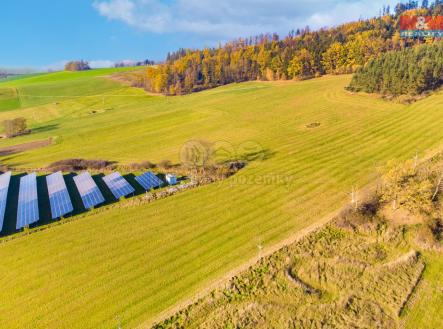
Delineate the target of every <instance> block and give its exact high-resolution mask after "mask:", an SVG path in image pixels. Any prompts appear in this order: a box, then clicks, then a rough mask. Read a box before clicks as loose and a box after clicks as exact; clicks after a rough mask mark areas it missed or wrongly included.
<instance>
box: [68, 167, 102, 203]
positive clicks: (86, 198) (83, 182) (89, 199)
mask: <svg viewBox="0 0 443 329" xmlns="http://www.w3.org/2000/svg"><path fill="white" fill-rule="evenodd" d="M74 183H75V186H76V187H77V190H78V192H79V193H80V197H81V198H82V201H83V205H84V207H85V209H90V208H92V207H95V206H96V205H98V204H100V203H103V202H105V198H104V197H103V194H102V193H101V192H100V190H99V188H98V186H97V184H95V182H94V180H93V179H92V177H91V175H90V174H89V173H88V172H87V171H86V172H84V173H81V174H80V175H77V176H75V177H74Z"/></svg>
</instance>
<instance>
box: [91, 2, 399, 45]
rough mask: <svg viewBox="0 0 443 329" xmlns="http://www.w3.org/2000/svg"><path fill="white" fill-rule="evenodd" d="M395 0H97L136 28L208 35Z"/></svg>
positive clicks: (278, 26) (283, 27) (321, 21)
mask: <svg viewBox="0 0 443 329" xmlns="http://www.w3.org/2000/svg"><path fill="white" fill-rule="evenodd" d="M396 2H397V0H373V1H367V0H298V1H296V0H171V1H167V2H164V1H163V2H162V1H161V0H96V1H95V2H94V3H93V6H94V8H95V9H96V10H97V11H98V12H99V13H100V15H102V16H104V17H107V18H108V19H110V20H115V21H121V22H124V23H126V24H127V25H129V26H131V27H134V28H136V29H139V30H141V31H147V32H153V33H177V32H184V33H190V34H195V35H200V36H204V37H206V38H210V39H213V40H217V39H225V38H236V37H239V36H251V35H257V34H260V33H267V32H270V33H272V32H277V33H280V34H285V33H287V32H289V31H290V30H292V29H296V28H300V27H304V26H306V25H309V26H311V28H320V27H324V26H331V25H336V24H339V23H344V22H346V21H350V20H355V19H358V18H360V17H371V16H375V15H377V14H378V13H379V10H380V9H381V8H382V7H383V5H385V4H386V3H391V6H392V7H393V5H394V4H395V3H396Z"/></svg>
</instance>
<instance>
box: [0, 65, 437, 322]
mask: <svg viewBox="0 0 443 329" xmlns="http://www.w3.org/2000/svg"><path fill="white" fill-rule="evenodd" d="M111 72H112V71H109V70H108V71H106V70H105V71H100V72H97V71H90V72H82V73H72V74H71V73H54V74H52V75H51V74H50V75H47V76H38V77H33V78H29V79H21V80H17V81H15V82H8V83H3V84H0V88H17V89H18V90H19V92H20V94H23V95H26V98H25V99H24V101H23V103H22V108H21V109H18V110H10V111H0V121H1V120H4V119H7V118H13V117H17V116H24V117H26V118H28V122H29V124H30V126H31V128H33V131H34V133H33V134H30V135H27V136H22V137H19V138H16V139H9V140H1V141H0V147H5V146H9V145H13V144H21V143H24V142H29V141H32V140H44V139H46V138H48V137H53V138H54V140H55V143H54V144H53V145H50V146H48V147H45V148H42V149H36V150H31V151H27V152H25V153H19V154H14V155H10V156H7V157H3V158H2V159H1V161H2V162H3V163H6V164H9V165H14V166H18V167H41V166H45V165H47V164H49V163H50V162H53V161H55V160H60V159H65V158H72V157H82V158H90V159H97V158H103V159H107V160H114V161H119V162H120V163H123V164H125V163H130V162H133V161H141V160H151V161H154V162H158V161H160V160H162V159H170V160H172V161H173V162H177V161H178V160H179V151H180V147H181V145H183V144H184V143H185V142H187V141H188V140H191V139H199V140H206V141H209V142H217V141H227V142H229V143H230V145H232V147H233V148H235V149H236V150H237V153H238V155H239V156H241V155H244V154H246V153H247V151H248V150H247V148H246V147H243V146H244V145H245V144H242V143H244V142H246V141H254V142H256V143H259V144H260V145H262V147H263V149H265V150H266V155H267V156H266V159H264V160H262V161H253V162H251V163H250V164H249V165H248V166H247V167H246V168H245V169H243V170H242V171H241V172H240V173H239V174H238V175H236V176H234V177H231V178H230V179H228V180H226V181H224V182H223V183H220V184H213V185H209V186H204V187H201V188H197V189H195V190H192V191H187V192H184V193H181V194H178V195H175V196H173V197H170V198H167V199H163V200H159V201H157V202H154V203H152V204H149V205H144V206H139V207H133V208H125V209H118V208H117V209H113V210H109V211H106V212H99V213H94V214H91V215H90V216H86V217H85V218H83V219H81V220H79V221H75V222H72V223H69V224H66V225H61V226H56V227H53V228H51V229H48V230H45V231H42V232H38V233H35V234H32V235H29V236H24V237H22V238H19V239H16V240H13V241H9V242H7V243H4V244H0V259H1V260H2V261H1V262H0V273H2V276H0V287H1V289H0V300H7V301H8V302H7V304H6V305H2V312H1V313H2V316H0V327H4V328H23V327H42V328H43V327H64V328H96V327H101V328H115V327H116V326H117V325H118V323H119V322H121V323H122V325H123V327H125V328H126V327H135V326H137V325H140V324H141V323H145V321H149V320H151V319H153V318H154V317H155V316H157V315H158V314H159V313H160V312H162V311H164V310H165V309H167V308H169V307H172V306H174V305H175V304H176V303H178V302H180V301H183V300H184V299H186V298H189V297H191V296H193V294H194V293H196V292H197V291H198V290H199V289H201V288H203V287H205V286H206V285H207V284H209V283H210V282H213V281H214V280H216V279H217V278H220V277H221V276H223V274H225V273H226V272H227V271H229V270H230V269H233V268H234V267H236V266H238V265H240V264H242V263H243V262H244V261H246V260H248V259H250V258H251V257H252V256H256V255H257V250H258V249H257V245H263V246H264V249H265V250H266V248H268V247H269V246H270V245H271V244H273V243H276V242H278V241H280V240H282V239H283V238H286V237H288V236H289V235H291V234H293V233H296V232H298V231H299V230H301V229H302V228H305V227H307V226H309V225H311V224H313V223H315V222H316V221H318V220H319V219H320V218H322V217H323V216H325V215H327V214H329V213H331V212H332V211H334V210H336V209H337V208H338V207H339V206H340V205H341V204H342V203H343V202H344V201H346V200H348V199H349V193H350V191H351V189H352V186H353V185H355V186H357V187H361V186H363V185H365V184H366V183H368V182H369V181H370V180H371V179H372V178H373V177H374V176H375V173H376V169H377V167H379V166H381V165H383V164H384V163H385V162H386V161H387V160H389V159H391V158H399V159H405V158H410V157H412V156H414V155H415V154H416V152H418V154H419V155H423V154H424V152H426V151H427V150H429V149H431V148H437V147H440V146H442V142H443V129H441V127H442V126H443V113H442V110H441V109H443V93H438V94H436V95H434V96H431V97H428V98H426V99H424V100H422V101H420V102H417V103H415V104H412V105H409V106H406V105H400V104H394V103H389V102H385V101H383V100H380V99H377V98H374V97H370V96H364V95H353V94H350V93H348V92H346V91H345V90H344V87H345V86H346V85H347V84H348V83H349V80H350V77H349V76H327V77H323V78H320V79H315V80H309V81H303V82H248V83H242V84H233V85H229V86H225V87H221V88H217V89H214V90H210V91H205V92H201V93H196V94H192V95H188V96H181V97H173V98H168V97H163V96H159V97H156V96H149V95H146V94H145V93H144V92H143V91H141V90H137V89H133V88H129V87H126V86H120V85H118V84H117V83H116V82H113V81H109V80H107V79H104V78H101V76H104V75H107V74H109V73H111ZM46 96H49V97H46ZM77 96H81V97H77ZM23 97H25V96H23ZM311 123H320V125H319V126H318V127H316V128H307V127H306V126H307V125H309V124H311Z"/></svg>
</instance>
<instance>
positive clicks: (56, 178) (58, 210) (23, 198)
mask: <svg viewBox="0 0 443 329" xmlns="http://www.w3.org/2000/svg"><path fill="white" fill-rule="evenodd" d="M10 179H11V172H7V173H4V174H2V175H0V231H1V230H2V228H3V222H4V216H5V209H6V201H7V196H8V189H9V183H10ZM135 179H136V181H137V182H138V183H139V184H140V185H141V186H142V187H143V188H144V189H145V190H150V189H151V188H155V187H159V186H161V185H162V184H163V182H162V180H161V179H159V178H158V177H157V176H155V175H154V174H153V173H151V172H146V173H144V174H142V175H139V176H137V177H136V178H135ZM103 181H104V182H105V184H106V185H107V186H108V188H109V189H110V190H111V192H112V194H113V195H114V197H115V198H116V199H120V198H121V197H123V196H127V195H129V194H131V193H134V192H135V189H134V188H133V187H132V186H131V185H130V184H129V183H128V182H127V181H126V180H125V179H124V178H123V177H122V175H120V173H119V172H114V173H112V174H109V175H107V176H105V177H103ZM74 183H75V185H76V187H77V190H78V192H79V193H80V196H81V199H82V202H83V205H84V207H85V209H90V208H92V207H95V206H96V205H98V204H101V203H103V202H105V198H104V197H103V194H102V193H101V191H100V189H99V188H98V186H97V184H96V183H95V182H94V180H93V179H92V177H91V175H90V174H89V173H88V172H83V173H81V174H80V175H77V176H75V177H74ZM46 184H47V188H48V194H49V203H50V207H51V214H52V219H55V218H59V217H62V216H63V215H66V214H68V213H70V212H72V211H73V210H74V207H73V205H72V202H71V198H70V196H69V192H68V189H67V187H66V183H65V180H64V178H63V174H62V173H61V172H56V173H54V174H51V175H48V176H46ZM17 208H18V209H17V224H16V228H17V229H21V228H23V227H25V226H27V225H29V224H32V223H35V222H37V221H38V220H39V209H38V196H37V175H36V174H35V173H32V174H29V175H26V176H23V177H21V178H20V189H19V196H18V207H17Z"/></svg>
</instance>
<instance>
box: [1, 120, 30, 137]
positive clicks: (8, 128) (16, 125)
mask: <svg viewBox="0 0 443 329" xmlns="http://www.w3.org/2000/svg"><path fill="white" fill-rule="evenodd" d="M3 125H4V128H5V135H6V137H8V138H10V137H15V136H20V135H24V134H29V133H30V130H29V129H28V128H27V125H26V119H25V118H16V119H12V120H5V121H3Z"/></svg>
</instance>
